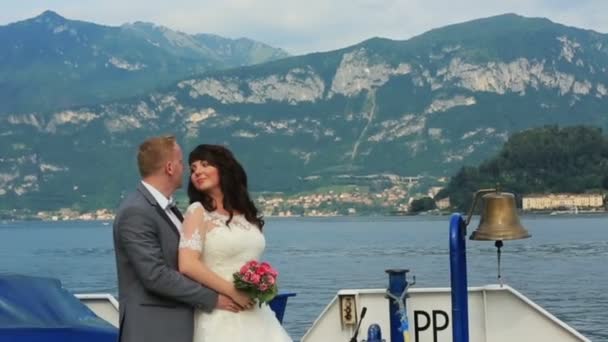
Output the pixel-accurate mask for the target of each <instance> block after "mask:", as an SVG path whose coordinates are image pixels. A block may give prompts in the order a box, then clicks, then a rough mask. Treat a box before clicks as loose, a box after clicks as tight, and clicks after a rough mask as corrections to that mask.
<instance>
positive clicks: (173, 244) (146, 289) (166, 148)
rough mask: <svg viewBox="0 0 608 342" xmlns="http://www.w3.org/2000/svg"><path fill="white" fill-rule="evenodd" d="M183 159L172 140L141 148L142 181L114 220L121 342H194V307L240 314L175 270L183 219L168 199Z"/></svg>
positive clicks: (179, 176) (227, 301)
mask: <svg viewBox="0 0 608 342" xmlns="http://www.w3.org/2000/svg"><path fill="white" fill-rule="evenodd" d="M182 158H183V157H182V151H181V148H180V147H179V145H178V144H177V142H176V141H175V138H174V137H172V136H165V137H154V138H150V139H148V140H146V141H145V142H143V143H142V144H141V145H140V146H139V152H138V154H137V165H138V167H139V172H140V174H141V177H142V181H141V183H140V184H139V186H138V187H137V190H136V191H135V192H134V193H132V194H131V195H129V196H128V197H127V198H126V199H125V200H124V201H123V202H122V203H121V205H120V207H119V209H118V212H117V214H116V218H115V220H114V250H115V253H116V268H117V270H118V296H119V302H120V332H119V342H138V341H142V342H144V341H145V342H156V341H158V342H161V341H162V342H165V341H175V342H192V334H193V331H194V326H193V324H194V317H193V314H194V308H197V309H201V310H204V311H207V312H209V311H212V310H213V309H214V308H218V309H224V310H229V311H234V312H236V311H238V310H239V307H238V306H237V304H236V303H234V302H233V301H232V300H231V299H229V298H228V297H225V296H223V295H218V294H217V293H216V292H214V291H213V290H210V289H208V288H206V287H203V286H201V285H200V284H198V283H196V282H194V281H192V280H190V279H189V278H186V277H185V276H183V275H182V274H180V273H179V272H178V271H177V249H178V243H179V229H180V228H181V219H182V215H181V213H180V212H179V210H178V209H177V207H175V206H174V204H173V197H172V196H173V193H174V192H175V190H177V189H178V188H180V187H181V185H182V174H183V169H184V166H183V160H182Z"/></svg>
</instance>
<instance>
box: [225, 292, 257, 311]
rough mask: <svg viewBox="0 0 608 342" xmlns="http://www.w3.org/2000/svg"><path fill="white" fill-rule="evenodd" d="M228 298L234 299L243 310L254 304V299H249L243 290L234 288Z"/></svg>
mask: <svg viewBox="0 0 608 342" xmlns="http://www.w3.org/2000/svg"><path fill="white" fill-rule="evenodd" d="M230 298H232V300H234V301H235V302H236V303H237V304H238V305H240V306H241V307H242V308H243V309H245V310H248V309H251V308H252V307H253V305H254V304H255V301H254V300H253V299H251V297H249V296H248V295H247V294H246V293H245V292H243V291H239V290H237V289H236V288H235V289H234V290H233V291H232V293H231V294H230Z"/></svg>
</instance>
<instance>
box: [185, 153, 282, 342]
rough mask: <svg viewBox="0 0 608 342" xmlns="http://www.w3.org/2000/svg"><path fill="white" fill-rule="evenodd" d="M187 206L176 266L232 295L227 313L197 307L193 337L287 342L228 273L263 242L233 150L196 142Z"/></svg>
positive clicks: (256, 254)
mask: <svg viewBox="0 0 608 342" xmlns="http://www.w3.org/2000/svg"><path fill="white" fill-rule="evenodd" d="M188 163H189V165H190V174H191V175H190V182H189V184H188V197H189V198H190V203H191V204H190V206H189V207H188V210H187V211H186V214H185V216H184V222H183V226H182V235H181V239H180V243H179V270H180V272H182V273H183V274H185V275H187V276H188V277H190V278H191V279H193V280H195V281H198V282H199V283H201V284H203V285H205V286H207V287H209V288H211V289H213V290H215V291H217V292H218V293H221V294H224V295H226V296H229V297H231V298H232V299H233V300H234V302H235V303H236V304H238V305H239V306H240V308H235V310H234V311H238V310H239V309H241V308H245V309H246V310H242V311H240V312H231V311H225V310H214V311H213V312H211V313H208V312H204V311H200V310H199V311H197V312H195V316H194V342H210V341H211V342H216V341H231V342H241V341H242V342H245V341H247V342H262V341H264V342H287V341H292V339H291V338H290V337H289V336H288V335H287V332H285V330H284V329H283V327H282V326H281V324H280V323H279V321H278V320H277V319H276V317H275V315H274V313H273V312H272V310H271V309H270V308H269V307H268V306H267V305H262V307H261V308H260V307H259V306H258V305H257V304H256V305H253V304H254V303H253V302H252V300H251V299H250V298H249V297H248V296H247V295H246V294H245V293H243V292H241V291H239V290H237V289H236V288H235V287H234V285H233V282H232V279H233V278H232V274H233V273H234V272H237V271H238V270H239V269H240V268H241V266H243V265H244V264H245V263H246V262H248V261H250V260H259V259H260V257H261V256H262V253H263V252H264V247H265V245H266V241H265V239H264V235H263V234H262V227H263V226H264V220H262V218H261V216H259V215H258V210H257V209H256V207H255V205H254V204H253V202H252V201H251V199H250V197H249V193H248V190H247V175H246V174H245V170H244V169H243V167H242V166H241V165H240V164H239V162H238V161H237V160H236V159H235V158H234V156H233V154H232V152H230V151H229V150H228V149H226V148H225V147H222V146H219V145H199V146H197V147H196V148H195V149H194V150H193V151H192V152H191V153H190V156H189V158H188Z"/></svg>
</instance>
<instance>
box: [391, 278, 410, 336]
mask: <svg viewBox="0 0 608 342" xmlns="http://www.w3.org/2000/svg"><path fill="white" fill-rule="evenodd" d="M407 272H409V270H400V269H397V270H386V273H388V292H389V293H390V294H392V295H393V296H396V297H397V298H398V297H399V296H401V294H402V293H403V291H404V290H405V288H406V287H407V280H406V279H405V274H406V273H407ZM389 313H390V319H391V342H404V341H403V332H402V331H401V330H400V328H401V315H400V314H399V304H397V302H396V301H395V300H394V299H392V298H391V299H389Z"/></svg>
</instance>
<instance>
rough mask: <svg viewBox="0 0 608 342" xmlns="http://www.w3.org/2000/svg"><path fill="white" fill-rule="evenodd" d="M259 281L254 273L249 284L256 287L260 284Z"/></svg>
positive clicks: (258, 277)
mask: <svg viewBox="0 0 608 342" xmlns="http://www.w3.org/2000/svg"><path fill="white" fill-rule="evenodd" d="M260 280H261V279H260V276H259V275H257V274H255V273H254V274H252V275H251V283H253V284H255V285H258V284H259V283H260Z"/></svg>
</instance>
